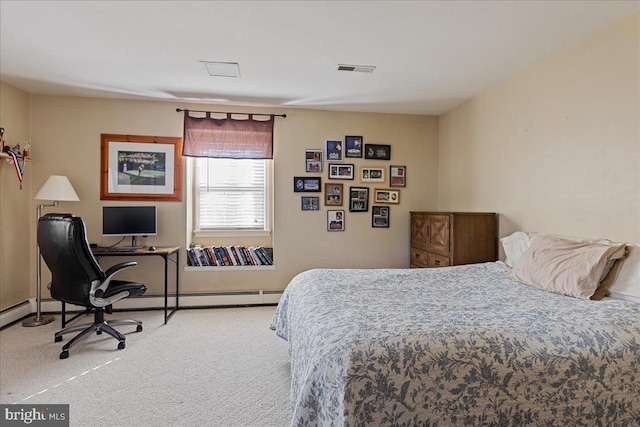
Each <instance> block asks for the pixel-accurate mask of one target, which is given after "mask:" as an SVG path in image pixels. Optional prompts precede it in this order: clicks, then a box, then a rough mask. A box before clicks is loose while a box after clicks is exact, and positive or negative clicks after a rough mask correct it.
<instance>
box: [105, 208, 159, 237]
mask: <svg viewBox="0 0 640 427" xmlns="http://www.w3.org/2000/svg"><path fill="white" fill-rule="evenodd" d="M157 234H158V229H157V213H156V206H103V207H102V235H103V236H131V246H135V237H136V236H155V235H157Z"/></svg>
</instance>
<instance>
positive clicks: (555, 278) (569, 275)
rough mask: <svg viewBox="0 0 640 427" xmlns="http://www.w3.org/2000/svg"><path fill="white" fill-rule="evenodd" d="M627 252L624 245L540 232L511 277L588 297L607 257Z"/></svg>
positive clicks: (580, 296)
mask: <svg viewBox="0 0 640 427" xmlns="http://www.w3.org/2000/svg"><path fill="white" fill-rule="evenodd" d="M624 254H625V245H624V244H622V243H621V244H618V245H603V244H597V243H583V242H574V241H570V240H564V239H559V238H556V237H550V236H537V237H536V238H535V239H533V241H532V242H531V245H530V246H529V249H527V250H526V251H525V252H524V254H522V256H521V257H520V259H519V260H518V262H517V263H516V265H515V266H514V267H513V269H512V270H511V273H510V274H509V276H510V277H512V278H514V279H516V280H518V281H520V282H522V283H525V284H527V285H530V286H533V287H535V288H538V289H542V290H545V291H549V292H554V293H558V294H562V295H568V296H573V297H577V298H583V299H589V298H591V296H592V295H593V294H594V293H595V291H596V289H597V288H598V285H599V284H600V281H601V278H602V277H603V272H604V270H605V268H606V267H607V261H608V260H610V259H618V258H621V257H623V256H624Z"/></svg>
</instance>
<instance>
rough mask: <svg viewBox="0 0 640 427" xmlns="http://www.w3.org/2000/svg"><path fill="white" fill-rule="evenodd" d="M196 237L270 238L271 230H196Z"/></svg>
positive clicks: (194, 232) (194, 233)
mask: <svg viewBox="0 0 640 427" xmlns="http://www.w3.org/2000/svg"><path fill="white" fill-rule="evenodd" d="M193 235H194V236H195V237H269V236H271V230H194V231H193Z"/></svg>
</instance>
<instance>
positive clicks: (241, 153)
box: [182, 110, 274, 159]
mask: <svg viewBox="0 0 640 427" xmlns="http://www.w3.org/2000/svg"><path fill="white" fill-rule="evenodd" d="M232 115H235V114H233V113H227V114H226V118H223V119H214V118H212V117H211V113H209V112H208V113H206V116H205V117H192V116H191V115H190V114H189V111H188V110H184V142H183V145H182V155H183V156H188V157H211V158H218V159H273V123H274V117H273V115H270V116H268V117H269V119H268V120H256V119H254V118H253V116H254V115H253V114H247V115H246V116H248V118H246V119H236V118H233V117H232Z"/></svg>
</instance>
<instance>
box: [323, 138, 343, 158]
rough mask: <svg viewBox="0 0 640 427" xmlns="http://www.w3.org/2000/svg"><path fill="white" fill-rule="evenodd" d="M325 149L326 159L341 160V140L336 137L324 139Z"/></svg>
mask: <svg viewBox="0 0 640 427" xmlns="http://www.w3.org/2000/svg"><path fill="white" fill-rule="evenodd" d="M325 151H326V153H327V157H326V159H327V161H331V162H341V161H342V160H343V157H342V141H340V140H338V139H327V140H326V141H325Z"/></svg>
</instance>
